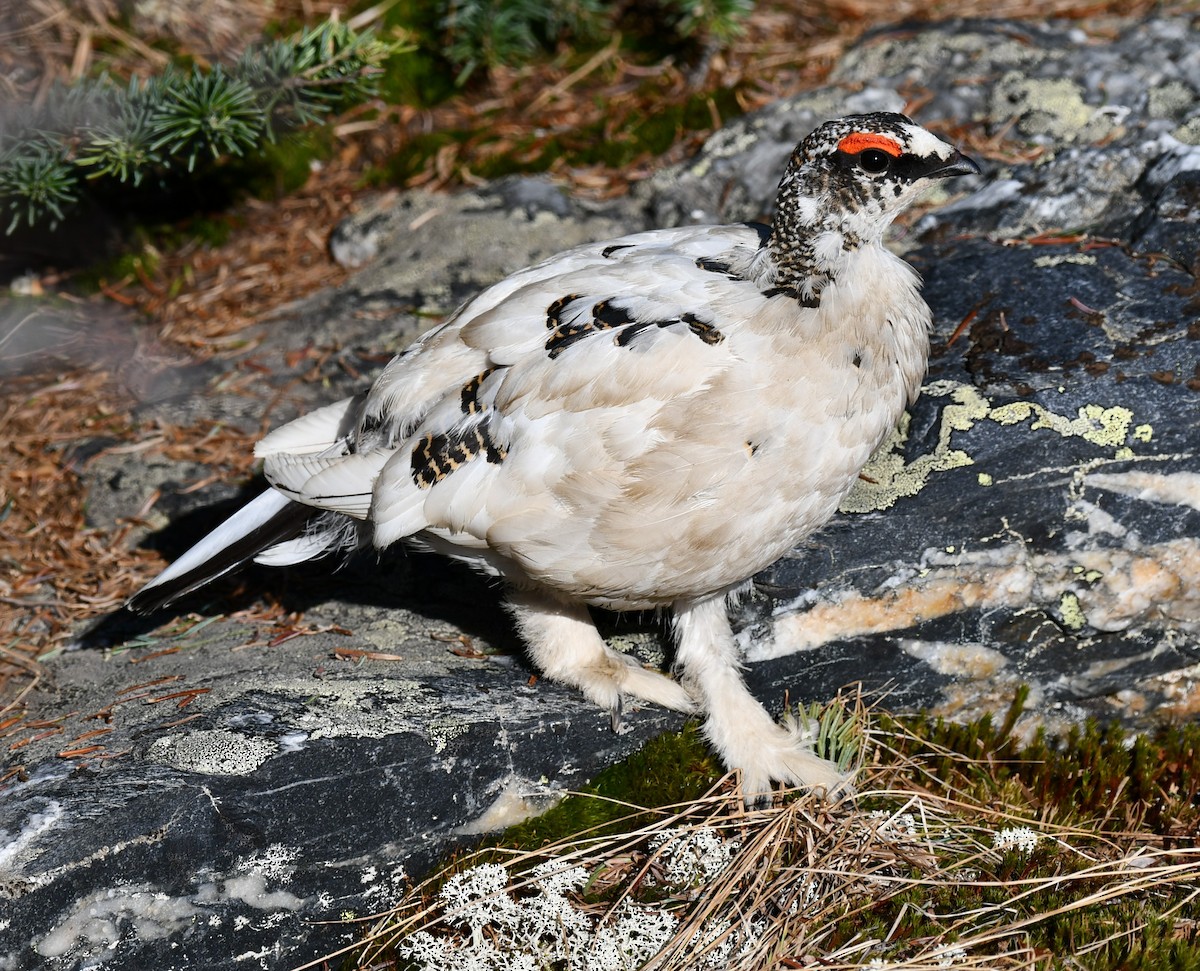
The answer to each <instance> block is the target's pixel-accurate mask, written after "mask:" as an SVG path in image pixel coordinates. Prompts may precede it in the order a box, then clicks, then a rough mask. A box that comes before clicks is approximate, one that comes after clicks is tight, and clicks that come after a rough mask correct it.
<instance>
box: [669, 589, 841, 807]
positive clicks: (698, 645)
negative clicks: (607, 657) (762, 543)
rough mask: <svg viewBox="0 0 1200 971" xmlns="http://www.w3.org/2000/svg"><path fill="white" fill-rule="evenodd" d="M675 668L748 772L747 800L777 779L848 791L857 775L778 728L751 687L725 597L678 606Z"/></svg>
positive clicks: (732, 763) (723, 751) (710, 727)
mask: <svg viewBox="0 0 1200 971" xmlns="http://www.w3.org/2000/svg"><path fill="white" fill-rule="evenodd" d="M675 635H676V637H677V639H678V648H677V651H676V655H675V667H676V669H677V671H678V672H679V675H680V680H681V681H682V682H683V684H684V686H685V687H687V688H688V690H689V691H690V692H691V693H692V695H693V696H694V697H695V699H696V702H697V704H699V705H700V707H701V709H702V710H703V711H704V712H705V715H706V717H705V721H704V734H705V736H706V737H707V738H708V740H709V742H710V743H711V744H712V746H713V747H714V748H715V749H716V750H717V753H718V754H719V755H720V756H721V759H722V761H723V762H724V763H725V764H726V765H727V766H728V767H729V768H731V769H732V768H737V769H741V770H742V789H743V792H744V793H745V796H746V798H747V800H754V799H756V798H762V797H763V796H765V795H766V794H767V793H769V792H770V788H771V783H772V781H779V782H785V783H788V784H790V785H798V786H806V787H809V788H814V789H824V790H826V792H828V793H830V794H833V793H834V792H838V791H844V790H845V789H848V788H849V787H850V777H849V776H846V775H844V774H843V773H841V772H840V771H838V767H837V766H836V765H835V764H834V763H833V762H830V761H828V760H826V759H823V758H820V757H819V756H818V755H816V753H814V752H813V750H812V745H811V743H808V742H806V740H805V739H804V738H803V737H802V736H801V735H800V733H799V731H798V730H797V731H789V730H787V729H785V728H783V727H782V726H780V725H778V724H777V723H776V722H775V720H774V719H773V718H771V716H770V715H769V714H768V713H767V710H766V709H765V708H763V706H762V705H761V704H760V703H759V702H758V700H757V699H756V698H755V697H754V695H752V694H751V693H750V689H749V688H747V687H746V683H745V681H743V680H742V675H741V672H740V671H739V670H738V667H739V663H738V662H739V658H738V653H737V647H736V645H735V644H734V640H733V631H732V630H731V629H730V627H729V616H728V614H727V612H726V609H725V598H724V597H713V598H710V599H706V600H700V601H695V602H681V603H676V604H675Z"/></svg>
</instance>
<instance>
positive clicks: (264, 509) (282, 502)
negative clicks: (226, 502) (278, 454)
mask: <svg viewBox="0 0 1200 971" xmlns="http://www.w3.org/2000/svg"><path fill="white" fill-rule="evenodd" d="M290 502H291V500H290V499H289V498H288V497H287V496H285V495H283V494H282V493H279V492H276V491H275V490H274V489H268V490H267V491H266V492H264V493H263V494H262V495H261V496H259V497H258V498H257V499H255V500H254V501H253V502H251V503H248V504H247V505H245V506H243V507H242V508H241V509H239V510H238V511H237V512H235V513H234V514H233V515H232V516H230V517H229V518H228V519H226V520H225V522H223V523H221V525H220V526H218V527H217V528H216V529H214V530H213V531H212V532H211V533H209V534H208V535H207V536H205V537H204V539H202V540H200V542H199V543H197V544H196V545H195V546H193V547H192V548H191V549H190V550H188V551H187V552H186V553H184V554H183V556H181V557H180V558H179V559H177V560H176V561H175V562H174V563H172V564H171V565H170V566H169V567H167V568H166V569H165V570H163V572H162V573H160V574H159V575H158V576H156V577H155V578H154V579H153V580H151V581H150V582H149V583H147V584H146V585H145V586H144V587H143V588H142V590H141V593H145V592H146V591H147V590H152V589H154V588H155V587H157V586H161V585H162V584H164V583H169V582H170V581H172V580H175V579H176V578H178V577H181V576H183V575H184V574H186V573H189V572H191V571H192V570H195V569H197V568H198V567H201V566H203V565H204V564H205V563H207V562H208V561H209V560H211V559H212V558H213V557H214V556H216V555H217V554H218V553H220V552H221V551H222V550H223V549H225V548H226V547H228V546H231V545H232V544H233V543H235V542H237V541H238V540H239V539H241V538H242V537H244V536H247V535H249V534H250V533H252V532H253V531H254V530H255V529H257V528H258V527H259V526H261V525H263V523H265V522H267V521H268V520H270V519H271V517H273V516H274V515H275V514H276V513H278V512H279V511H280V510H282V509H284V508H285V507H286V506H287V505H288V503H290ZM236 565H237V564H236V563H231V564H230V566H229V569H233V567H234V566H236Z"/></svg>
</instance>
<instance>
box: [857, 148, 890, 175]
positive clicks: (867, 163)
mask: <svg viewBox="0 0 1200 971" xmlns="http://www.w3.org/2000/svg"><path fill="white" fill-rule="evenodd" d="M891 164H892V157H891V156H890V155H889V154H888V153H887V152H883V151H880V150H879V149H878V148H865V149H863V150H862V151H861V152H859V153H858V167H859V168H861V169H862V170H863V171H864V172H866V173H867V174H868V175H879V173H881V172H886V171H887V170H888V168H889V167H890V166H891Z"/></svg>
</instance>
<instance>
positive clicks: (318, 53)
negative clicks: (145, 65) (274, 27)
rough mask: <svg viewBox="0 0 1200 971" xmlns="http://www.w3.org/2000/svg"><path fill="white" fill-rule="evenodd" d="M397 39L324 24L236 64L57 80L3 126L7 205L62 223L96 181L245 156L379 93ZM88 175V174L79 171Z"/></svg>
mask: <svg viewBox="0 0 1200 971" xmlns="http://www.w3.org/2000/svg"><path fill="white" fill-rule="evenodd" d="M401 52H402V50H401V47H400V45H398V44H394V43H388V42H385V41H381V40H379V39H377V38H375V37H374V36H373V35H372V34H371V33H370V32H369V31H368V32H363V33H358V32H356V31H354V30H352V29H351V28H350V27H348V26H347V25H345V24H343V23H338V22H332V21H331V22H327V23H324V24H321V25H319V26H317V27H312V28H309V29H307V30H305V31H303V32H302V33H300V34H298V35H297V36H295V37H292V38H290V39H288V40H284V41H275V42H273V43H268V44H264V45H258V46H256V47H253V48H250V49H249V50H247V52H246V53H245V54H243V56H242V57H241V58H240V59H239V60H238V62H237V63H236V64H235V65H233V66H231V67H222V66H220V65H218V66H216V67H214V68H212V69H211V70H209V71H202V70H201V69H199V68H193V69H192V70H191V71H190V72H188V71H182V70H179V69H177V68H174V67H169V68H167V70H165V71H164V72H163V73H162V74H161V75H159V76H158V77H154V78H150V79H147V80H139V79H137V78H135V79H133V80H132V81H130V82H129V84H128V85H127V86H125V87H123V88H122V87H118V86H117V85H116V84H114V83H113V82H112V81H111V79H109V78H107V77H101V78H99V79H97V80H94V81H85V82H82V83H80V84H77V85H73V86H71V87H65V88H56V89H55V90H54V91H53V92H52V93H51V96H50V97H49V98H48V99H47V101H46V104H45V105H44V106H43V107H42V108H40V109H37V110H33V109H26V110H25V111H24V112H23V113H16V115H15V117H13V118H10V119H6V121H7V122H8V124H6V125H5V126H3V128H2V129H0V131H3V134H0V213H2V214H3V215H4V216H5V217H6V218H8V220H9V222H8V228H7V232H8V233H12V232H13V230H15V229H16V228H18V227H19V226H20V225H21V224H22V223H24V224H25V225H27V226H34V225H35V224H37V223H39V222H45V221H49V224H50V227H51V228H55V227H56V226H57V225H58V223H59V222H60V221H61V220H62V219H63V218H64V217H65V214H66V213H67V212H69V210H70V208H71V207H72V206H74V205H75V204H76V203H77V202H78V201H79V200H80V198H81V196H82V194H83V192H84V191H85V190H87V189H89V188H90V186H91V185H93V184H95V182H96V181H97V180H105V179H108V180H114V181H116V182H119V183H121V184H123V185H127V186H128V187H129V188H130V189H136V188H138V187H139V186H140V185H141V184H142V182H143V180H144V179H145V178H146V177H147V176H148V175H151V174H154V175H159V176H162V175H165V174H167V173H168V172H170V171H171V170H173V169H175V168H176V167H183V168H186V170H187V172H189V173H192V172H194V171H195V170H196V169H197V167H198V166H201V167H203V166H206V165H212V164H215V163H217V162H220V161H221V160H222V159H225V158H228V157H231V156H234V157H245V156H248V155H252V154H254V153H255V152H257V151H259V150H260V149H261V148H262V147H263V146H264V145H265V143H267V142H274V141H276V140H277V139H278V138H279V137H280V135H281V134H283V133H285V132H289V131H293V130H295V129H297V128H300V127H303V126H306V125H313V124H320V123H321V122H323V121H324V120H325V119H326V118H328V117H329V116H330V115H332V114H334V113H336V112H338V111H342V110H344V109H346V108H348V107H350V106H352V105H354V104H358V103H361V102H363V101H366V100H368V99H370V98H372V97H374V96H375V95H376V93H377V88H376V79H377V76H378V75H379V73H380V72H381V65H382V63H383V62H384V61H385V60H386V59H387V58H389V57H391V56H392V55H393V54H397V53H401ZM84 180H86V181H84Z"/></svg>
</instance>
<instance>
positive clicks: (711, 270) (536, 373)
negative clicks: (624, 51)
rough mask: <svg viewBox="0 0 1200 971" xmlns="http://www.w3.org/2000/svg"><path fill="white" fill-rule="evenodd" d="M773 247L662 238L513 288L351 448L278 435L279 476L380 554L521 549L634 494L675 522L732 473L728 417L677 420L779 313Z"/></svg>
mask: <svg viewBox="0 0 1200 971" xmlns="http://www.w3.org/2000/svg"><path fill="white" fill-rule="evenodd" d="M760 240H761V236H760V231H759V230H758V229H757V228H755V227H751V226H742V227H694V228H687V229H677V230H663V231H655V232H649V233H641V234H637V235H633V236H629V237H625V238H623V239H619V240H613V241H610V242H608V243H602V244H593V245H590V246H585V247H580V248H577V249H575V250H571V251H568V252H567V253H564V254H561V255H560V256H558V257H555V258H553V259H552V260H549V261H547V262H545V263H543V264H540V265H538V266H535V267H531V268H529V269H527V270H523V271H521V272H519V273H517V274H514V275H513V276H511V277H509V278H507V279H506V280H504V281H502V282H501V283H499V284H497V285H496V286H494V287H492V288H490V289H489V290H487V291H485V292H484V293H482V294H481V295H480V296H479V297H477V298H476V299H475V300H473V301H471V302H470V303H468V304H467V305H465V306H464V307H463V308H462V309H461V310H460V311H459V312H458V313H457V314H456V315H455V316H454V317H453V318H452V319H451V320H449V321H448V322H447V323H446V324H444V325H443V326H442V327H441V328H439V329H437V330H435V331H433V332H431V333H430V334H429V335H427V336H426V337H425V338H423V339H422V340H421V341H419V342H418V343H417V344H416V345H414V346H413V348H411V349H410V350H409V351H407V352H405V353H404V354H403V355H401V356H399V357H398V358H396V359H395V360H394V361H393V362H392V363H391V364H389V365H388V367H387V368H386V369H385V371H384V373H383V374H382V375H381V376H380V378H379V379H378V380H377V381H376V383H375V385H374V386H373V387H372V389H371V391H370V393H369V395H368V397H367V399H366V401H365V403H364V404H363V406H362V409H361V413H362V418H361V420H360V422H359V426H358V428H357V429H356V430H355V432H354V433H353V434H351V435H349V436H348V437H346V438H345V439H343V440H342V445H341V446H340V447H330V445H329V444H326V438H327V437H328V436H325V437H322V436H320V435H316V436H314V435H301V434H299V432H297V433H295V434H293V433H291V432H288V430H287V429H286V428H285V429H283V430H280V431H279V432H275V433H273V434H272V436H271V437H270V438H268V439H267V440H266V441H265V442H264V443H263V445H261V446H260V454H263V455H264V457H265V460H266V461H265V472H266V475H267V478H268V479H269V480H270V481H271V483H272V484H273V485H274V486H275V487H276V488H278V489H280V490H281V491H283V492H284V493H285V494H287V495H289V496H290V497H291V498H294V499H297V500H299V501H300V502H303V503H305V504H308V505H312V506H316V507H318V508H321V509H327V510H334V511H339V512H343V513H346V514H348V515H351V516H354V517H357V518H363V519H369V520H370V522H371V524H372V525H373V528H374V538H375V542H376V544H377V545H379V546H386V545H388V544H390V543H392V542H394V541H396V540H398V539H402V538H404V537H407V536H411V535H413V534H415V533H418V532H421V531H432V532H435V533H436V534H438V535H439V536H441V537H443V538H445V539H448V540H449V541H450V542H452V543H457V544H460V545H462V546H466V547H471V546H475V547H483V546H488V547H492V548H500V549H505V550H510V551H512V550H513V548H514V547H515V546H521V547H522V549H523V548H524V546H528V545H530V543H532V544H533V545H536V543H537V539H536V538H534V539H532V540H527V539H526V538H527V537H537V536H539V535H543V534H545V533H546V531H547V530H550V531H551V533H554V530H555V529H557V528H558V527H557V526H556V525H555V524H556V523H557V522H559V521H560V520H561V521H562V522H563V523H564V524H569V528H570V529H579V528H582V525H583V523H584V522H585V521H586V520H587V519H588V518H589V512H588V509H587V507H589V506H591V507H592V512H596V511H597V510H598V509H599V508H600V507H601V506H604V505H606V504H619V503H621V502H622V498H623V497H627V496H629V495H630V494H631V490H634V491H636V490H638V489H640V490H641V492H642V494H639V495H638V497H637V500H638V502H639V504H640V505H641V507H642V508H644V509H645V510H647V515H649V516H651V517H655V516H658V517H660V518H663V519H666V518H669V517H670V515H671V507H673V506H674V505H677V504H679V503H685V504H687V503H695V502H698V501H703V498H702V494H703V492H704V490H705V488H706V486H707V485H708V484H710V480H711V479H712V478H713V477H714V476H720V475H723V474H725V470H724V469H723V468H722V467H721V466H722V465H723V463H727V462H728V461H729V460H730V456H729V454H727V452H728V450H726V452H725V453H722V454H721V455H720V458H719V459H717V460H715V461H713V462H707V461H706V459H705V455H704V454H701V453H702V452H703V451H704V450H705V448H706V445H705V442H704V438H705V434H708V435H709V444H711V446H712V450H713V451H714V452H715V451H717V450H718V446H719V445H721V444H722V442H720V441H718V440H716V439H714V437H713V436H716V438H717V439H719V438H720V436H719V435H718V432H717V430H716V429H715V425H719V424H720V419H719V418H717V419H716V421H715V423H714V420H713V418H714V416H710V417H709V418H708V419H707V424H708V426H709V428H708V432H706V433H701V432H700V431H699V430H696V431H695V434H691V433H690V432H689V433H682V434H681V430H680V427H679V411H680V408H681V407H683V406H682V405H681V403H683V402H688V401H689V400H690V399H697V398H698V397H702V396H703V395H704V392H705V391H706V389H708V388H709V387H710V386H711V384H712V383H713V381H714V380H715V379H717V377H718V376H719V375H721V374H722V373H723V372H726V371H727V370H729V369H730V368H731V366H732V365H733V364H734V363H736V361H737V360H738V354H739V350H738V340H737V337H738V332H739V329H740V328H741V327H742V326H743V325H744V322H745V321H746V320H747V319H749V318H751V317H752V316H754V315H755V314H756V313H759V312H761V310H762V308H763V306H764V305H765V304H766V303H767V302H768V299H767V298H766V297H764V295H763V294H762V293H761V291H760V290H759V289H758V287H757V286H756V285H755V284H753V283H751V282H749V280H747V279H746V278H745V277H744V274H743V273H742V272H741V271H742V270H744V268H745V267H747V266H748V265H749V263H750V261H751V260H752V259H753V254H754V252H755V251H756V250H757V249H758V246H759V243H760ZM783 302H784V303H787V304H789V305H790V306H793V307H794V302H792V301H783ZM694 407H695V408H696V412H697V415H698V416H701V420H702V421H704V419H703V418H702V416H703V414H704V413H705V405H704V404H703V403H702V402H699V401H696V402H695V403H694ZM667 412H672V414H671V415H670V416H668V415H667ZM302 421H303V420H302ZM314 427H319V428H322V429H324V428H325V427H326V425H323V424H321V423H320V422H314ZM725 438H726V439H729V440H730V441H732V439H730V437H729V436H728V435H726V436H725ZM305 439H312V441H311V443H307V444H304V445H303V446H302V447H291V445H290V443H291V442H293V441H297V442H299V441H302V440H305ZM322 446H323V447H322ZM743 450H744V442H743V441H742V440H741V439H739V440H738V443H737V451H738V452H739V457H738V458H737V459H736V461H737V462H741V461H742V458H741V457H740V452H741V451H743ZM648 480H657V481H655V482H650V481H648ZM698 496H699V497H701V498H699V499H698V498H697V497H698ZM656 510H657V511H656ZM555 535H557V536H558V538H559V539H562V538H563V536H562V534H561V532H560V533H557V534H555ZM567 545H568V546H569V545H570V544H569V543H568V544H567ZM576 545H578V544H576Z"/></svg>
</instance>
